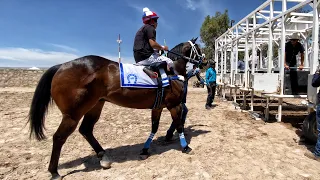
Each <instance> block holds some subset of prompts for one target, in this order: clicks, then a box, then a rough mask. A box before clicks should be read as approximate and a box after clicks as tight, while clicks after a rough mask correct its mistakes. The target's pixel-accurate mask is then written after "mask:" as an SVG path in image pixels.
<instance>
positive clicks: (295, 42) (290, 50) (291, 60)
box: [284, 33, 304, 69]
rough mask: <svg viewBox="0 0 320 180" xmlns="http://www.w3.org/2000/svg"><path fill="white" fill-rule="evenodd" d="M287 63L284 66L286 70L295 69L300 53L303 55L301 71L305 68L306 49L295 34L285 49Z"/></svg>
mask: <svg viewBox="0 0 320 180" xmlns="http://www.w3.org/2000/svg"><path fill="white" fill-rule="evenodd" d="M285 52H286V53H285V63H284V66H285V68H286V69H289V68H290V67H295V66H296V65H297V58H296V56H297V54H298V53H299V52H300V54H301V63H300V66H299V69H302V68H303V64H304V48H303V46H302V44H301V43H300V42H299V36H298V34H296V33H294V34H293V35H292V36H291V37H290V41H289V42H287V43H286V47H285Z"/></svg>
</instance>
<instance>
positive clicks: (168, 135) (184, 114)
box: [165, 103, 189, 142]
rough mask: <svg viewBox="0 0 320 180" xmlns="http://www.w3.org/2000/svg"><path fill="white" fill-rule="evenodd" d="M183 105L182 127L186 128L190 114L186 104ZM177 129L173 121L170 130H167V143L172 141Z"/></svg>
mask: <svg viewBox="0 0 320 180" xmlns="http://www.w3.org/2000/svg"><path fill="white" fill-rule="evenodd" d="M181 105H182V114H181V123H182V126H183V127H184V124H185V121H186V118H187V114H188V111H189V110H188V108H187V106H186V105H185V104H184V103H181ZM176 129H177V128H176V126H175V124H174V121H172V123H171V125H170V127H169V129H168V130H167V135H166V139H165V141H167V142H170V141H172V137H173V133H174V131H175V130H176Z"/></svg>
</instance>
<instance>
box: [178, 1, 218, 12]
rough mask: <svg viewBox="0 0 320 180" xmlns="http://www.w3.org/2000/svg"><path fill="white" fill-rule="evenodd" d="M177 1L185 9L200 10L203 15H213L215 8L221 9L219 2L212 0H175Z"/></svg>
mask: <svg viewBox="0 0 320 180" xmlns="http://www.w3.org/2000/svg"><path fill="white" fill-rule="evenodd" d="M177 2H178V4H180V6H182V7H184V8H186V9H190V10H192V11H196V10H197V11H201V13H202V15H203V16H207V15H214V14H215V12H216V10H219V9H221V8H220V5H219V3H218V2H217V1H213V0H177ZM220 11H221V10H220Z"/></svg>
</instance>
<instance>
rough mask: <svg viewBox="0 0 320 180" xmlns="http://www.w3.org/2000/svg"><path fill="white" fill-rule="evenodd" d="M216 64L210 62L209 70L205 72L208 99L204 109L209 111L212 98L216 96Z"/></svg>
mask: <svg viewBox="0 0 320 180" xmlns="http://www.w3.org/2000/svg"><path fill="white" fill-rule="evenodd" d="M215 67H216V62H214V61H210V62H209V68H208V69H207V71H206V83H207V89H208V97H207V103H206V106H205V107H206V109H210V108H211V107H212V103H213V100H214V96H215V94H216V77H217V76H216V74H217V73H216V70H215Z"/></svg>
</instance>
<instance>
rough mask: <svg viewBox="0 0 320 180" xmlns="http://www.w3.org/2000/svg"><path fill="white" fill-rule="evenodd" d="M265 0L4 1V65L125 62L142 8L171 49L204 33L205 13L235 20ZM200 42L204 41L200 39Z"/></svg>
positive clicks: (0, 4)
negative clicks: (90, 59)
mask: <svg viewBox="0 0 320 180" xmlns="http://www.w3.org/2000/svg"><path fill="white" fill-rule="evenodd" d="M263 2H264V1H263V0H161V1H160V0H158V1H155V0H154V1H151V0H114V1H111V0H90V1H89V0H86V1H85V0H0V67H32V66H37V67H49V66H52V65H55V64H58V63H62V62H66V61H69V60H72V59H75V58H77V57H81V56H84V55H89V54H94V55H100V56H104V57H106V58H109V59H111V60H114V61H117V57H118V44H117V42H116V40H117V38H118V34H121V39H122V44H121V53H122V58H123V62H133V57H132V46H133V40H134V36H135V33H136V31H137V30H138V29H139V28H140V27H141V26H142V20H141V17H142V8H143V7H148V8H149V9H150V10H151V11H155V12H156V13H157V14H158V15H159V16H160V19H159V20H158V23H159V25H158V28H157V41H158V42H159V43H163V40H164V39H166V42H167V45H168V46H169V48H173V47H174V46H175V45H177V44H179V43H181V42H185V41H188V40H190V39H191V38H192V37H197V36H200V35H199V34H200V27H201V24H202V22H203V20H204V17H205V16H206V15H214V14H215V12H216V11H221V12H223V11H224V10H225V9H228V10H229V16H230V17H231V19H234V20H235V21H236V22H237V21H239V20H240V19H242V18H243V17H245V16H246V15H247V14H248V13H250V12H251V11H253V10H254V9H256V8H257V7H258V6H259V5H260V4H262V3H263ZM198 43H199V42H198Z"/></svg>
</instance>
